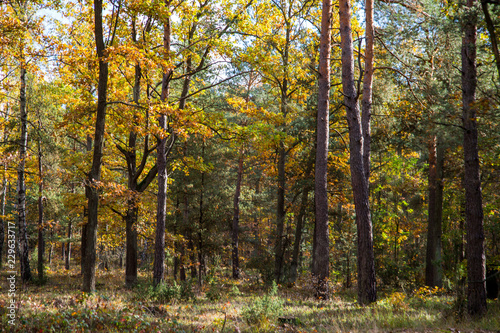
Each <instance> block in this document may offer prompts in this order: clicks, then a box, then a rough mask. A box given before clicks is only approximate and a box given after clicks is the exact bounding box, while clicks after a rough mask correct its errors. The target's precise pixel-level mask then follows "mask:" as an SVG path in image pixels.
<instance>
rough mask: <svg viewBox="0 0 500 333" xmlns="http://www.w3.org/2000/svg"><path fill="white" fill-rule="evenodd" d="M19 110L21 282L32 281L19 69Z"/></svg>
mask: <svg viewBox="0 0 500 333" xmlns="http://www.w3.org/2000/svg"><path fill="white" fill-rule="evenodd" d="M19 110H20V113H21V138H20V140H19V166H18V169H17V228H18V230H19V236H18V237H19V240H18V242H19V261H20V263H21V279H22V281H23V282H26V281H30V280H31V279H32V275H31V270H30V262H29V244H28V231H27V227H26V183H25V180H24V177H25V175H24V173H25V172H24V166H25V164H26V150H27V145H28V111H27V110H26V69H24V67H22V68H21V89H20V92H19Z"/></svg>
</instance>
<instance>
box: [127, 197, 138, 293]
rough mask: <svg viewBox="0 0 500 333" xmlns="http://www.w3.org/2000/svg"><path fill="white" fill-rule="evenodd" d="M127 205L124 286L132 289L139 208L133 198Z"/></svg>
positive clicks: (134, 280) (134, 277)
mask: <svg viewBox="0 0 500 333" xmlns="http://www.w3.org/2000/svg"><path fill="white" fill-rule="evenodd" d="M127 205H128V209H127V215H126V216H125V237H126V239H127V240H126V247H127V249H126V253H125V285H126V286H127V287H132V286H134V285H135V284H136V283H137V217H138V215H139V208H138V206H137V202H136V198H135V196H134V198H132V199H129V200H128V202H127Z"/></svg>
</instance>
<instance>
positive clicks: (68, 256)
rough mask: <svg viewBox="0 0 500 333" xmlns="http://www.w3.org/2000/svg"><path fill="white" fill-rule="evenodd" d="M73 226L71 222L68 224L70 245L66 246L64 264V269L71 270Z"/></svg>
mask: <svg viewBox="0 0 500 333" xmlns="http://www.w3.org/2000/svg"><path fill="white" fill-rule="evenodd" d="M72 227H73V225H72V222H71V220H70V221H69V223H68V243H67V244H66V261H65V263H64V268H65V269H67V270H69V265H70V263H71V231H72V230H71V229H72Z"/></svg>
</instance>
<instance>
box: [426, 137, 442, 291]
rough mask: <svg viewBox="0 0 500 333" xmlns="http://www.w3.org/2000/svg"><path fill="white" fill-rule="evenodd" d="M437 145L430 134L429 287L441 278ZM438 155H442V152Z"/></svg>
mask: <svg viewBox="0 0 500 333" xmlns="http://www.w3.org/2000/svg"><path fill="white" fill-rule="evenodd" d="M437 145H438V140H437V137H436V136H432V137H431V139H430V140H429V200H428V202H429V208H428V227H427V252H426V263H425V284H426V285H427V286H430V287H434V286H437V287H441V286H442V278H443V277H442V262H441V234H442V230H441V211H442V181H441V170H440V169H442V156H439V159H438V148H437ZM440 150H441V149H440ZM439 155H442V153H441V154H439ZM439 160H441V161H439Z"/></svg>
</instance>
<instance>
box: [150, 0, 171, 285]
mask: <svg viewBox="0 0 500 333" xmlns="http://www.w3.org/2000/svg"><path fill="white" fill-rule="evenodd" d="M165 4H166V6H167V8H169V7H170V0H166V1H165ZM170 33H171V31H170V18H167V19H166V21H165V25H164V28H163V48H164V51H165V54H167V55H168V54H169V53H170V42H171V41H170ZM170 77H171V70H170V69H165V70H164V73H163V80H162V91H161V100H162V102H164V103H167V102H168V95H169V85H170ZM158 124H159V127H160V128H161V129H162V130H163V131H165V133H164V134H165V137H160V138H159V139H158V146H157V151H158V156H157V161H156V165H157V166H158V197H157V199H158V200H157V201H158V202H157V210H156V235H155V257H154V267H153V284H154V286H157V285H158V284H160V283H161V282H163V275H164V273H165V267H164V261H165V220H166V214H167V212H166V210H167V180H168V175H167V156H166V153H167V135H166V131H167V126H168V124H167V115H166V114H164V113H162V114H160V116H159V119H158Z"/></svg>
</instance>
